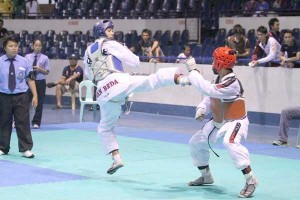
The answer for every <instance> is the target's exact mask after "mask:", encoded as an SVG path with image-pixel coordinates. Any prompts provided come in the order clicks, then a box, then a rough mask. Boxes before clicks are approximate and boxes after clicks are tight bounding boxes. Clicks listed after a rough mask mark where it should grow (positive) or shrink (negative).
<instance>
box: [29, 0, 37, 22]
mask: <svg viewBox="0 0 300 200" xmlns="http://www.w3.org/2000/svg"><path fill="white" fill-rule="evenodd" d="M26 14H27V18H28V19H35V18H36V17H37V16H38V14H39V3H38V2H37V0H27V1H26Z"/></svg>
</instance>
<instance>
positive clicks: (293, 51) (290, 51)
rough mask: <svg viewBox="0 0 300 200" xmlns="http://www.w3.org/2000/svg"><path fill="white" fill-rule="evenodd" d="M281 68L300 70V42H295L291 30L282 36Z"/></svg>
mask: <svg viewBox="0 0 300 200" xmlns="http://www.w3.org/2000/svg"><path fill="white" fill-rule="evenodd" d="M280 61H281V63H280V64H281V66H284V67H287V68H300V62H296V61H300V41H298V40H295V38H294V35H293V32H292V30H286V31H285V32H284V34H283V44H282V46H281V49H280Z"/></svg>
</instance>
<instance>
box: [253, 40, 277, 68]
mask: <svg viewBox="0 0 300 200" xmlns="http://www.w3.org/2000/svg"><path fill="white" fill-rule="evenodd" d="M268 43H270V52H269V53H268V55H267V56H266V57H264V58H261V59H259V60H257V61H258V62H259V63H266V62H270V61H272V60H275V59H276V53H277V51H279V49H277V48H278V45H277V41H276V40H275V39H274V38H272V37H270V38H269V40H268Z"/></svg>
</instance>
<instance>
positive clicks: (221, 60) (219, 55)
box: [213, 47, 236, 72]
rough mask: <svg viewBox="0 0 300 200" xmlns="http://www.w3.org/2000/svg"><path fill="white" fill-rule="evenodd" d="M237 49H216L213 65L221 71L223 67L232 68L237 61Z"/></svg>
mask: <svg viewBox="0 0 300 200" xmlns="http://www.w3.org/2000/svg"><path fill="white" fill-rule="evenodd" d="M235 53H236V52H235V50H233V49H230V48H228V47H218V48H216V49H215V51H214V53H213V56H214V63H213V67H214V68H215V69H216V70H217V71H218V72H219V71H220V70H221V69H223V68H224V69H231V68H233V66H234V65H235V63H236V55H235Z"/></svg>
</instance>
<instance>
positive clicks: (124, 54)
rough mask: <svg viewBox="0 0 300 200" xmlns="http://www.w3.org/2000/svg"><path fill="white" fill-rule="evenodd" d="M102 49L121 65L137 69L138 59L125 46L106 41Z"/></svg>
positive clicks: (113, 41)
mask: <svg viewBox="0 0 300 200" xmlns="http://www.w3.org/2000/svg"><path fill="white" fill-rule="evenodd" d="M102 49H104V50H105V49H106V50H107V51H108V53H109V54H112V55H113V56H115V57H116V58H118V59H119V60H121V62H122V63H124V64H125V63H126V64H127V65H129V66H131V67H139V66H140V59H139V57H138V56H136V55H135V54H134V53H132V51H130V50H129V49H128V48H127V47H126V46H124V45H122V44H120V43H119V42H117V41H115V40H110V41H106V42H104V43H103V47H102Z"/></svg>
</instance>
